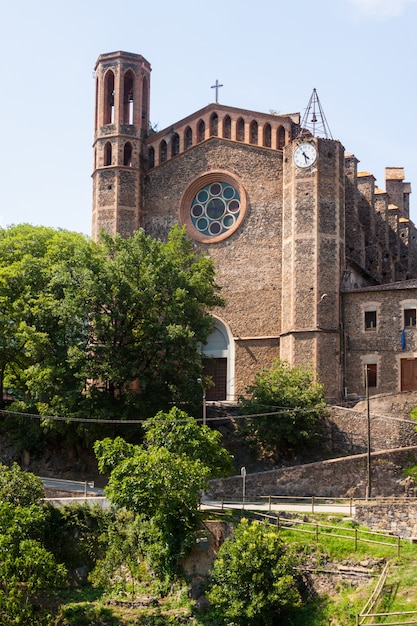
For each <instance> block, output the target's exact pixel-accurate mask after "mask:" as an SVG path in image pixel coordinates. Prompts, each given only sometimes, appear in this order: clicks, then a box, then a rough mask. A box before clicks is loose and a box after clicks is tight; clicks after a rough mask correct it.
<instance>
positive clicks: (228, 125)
mask: <svg viewBox="0 0 417 626" xmlns="http://www.w3.org/2000/svg"><path fill="white" fill-rule="evenodd" d="M223 137H224V138H225V139H231V138H232V120H231V119H230V115H226V117H225V118H224V120H223Z"/></svg>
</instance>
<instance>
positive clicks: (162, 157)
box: [159, 139, 168, 163]
mask: <svg viewBox="0 0 417 626" xmlns="http://www.w3.org/2000/svg"><path fill="white" fill-rule="evenodd" d="M167 154H168V151H167V142H166V141H165V139H163V140H162V141H161V143H160V144H159V162H160V163H165V161H166V160H167Z"/></svg>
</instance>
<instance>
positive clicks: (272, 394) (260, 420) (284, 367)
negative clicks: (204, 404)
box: [239, 359, 325, 454]
mask: <svg viewBox="0 0 417 626" xmlns="http://www.w3.org/2000/svg"><path fill="white" fill-rule="evenodd" d="M239 404H240V411H241V413H243V414H245V415H254V417H253V418H248V419H247V420H246V425H245V426H244V428H245V430H246V432H248V433H249V434H250V435H251V436H252V437H253V438H254V440H255V441H257V442H258V443H260V444H261V445H262V446H263V448H264V449H266V450H268V451H270V452H273V453H276V454H277V453H279V452H281V453H282V452H285V453H288V452H290V451H293V450H294V449H295V448H296V447H298V446H300V445H304V444H306V443H307V442H309V441H311V440H313V439H314V438H315V437H317V435H318V434H319V432H320V426H321V420H322V417H323V415H324V409H325V402H324V388H323V386H322V385H321V384H320V383H318V382H315V381H314V377H313V372H312V371H311V370H309V369H306V368H304V367H291V366H290V365H289V363H287V362H285V361H280V360H279V359H278V360H276V361H275V362H274V365H273V367H272V368H271V369H270V370H266V369H264V370H262V371H261V372H259V373H258V374H257V375H256V377H255V382H254V383H253V384H252V385H250V386H249V387H248V388H247V389H246V396H245V398H243V397H242V398H240V400H239ZM265 413H268V414H269V415H263V414H265Z"/></svg>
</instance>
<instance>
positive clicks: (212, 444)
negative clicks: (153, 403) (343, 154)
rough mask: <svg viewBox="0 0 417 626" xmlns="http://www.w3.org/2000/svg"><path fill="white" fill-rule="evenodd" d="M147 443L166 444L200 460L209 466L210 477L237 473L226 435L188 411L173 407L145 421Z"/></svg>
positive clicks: (145, 440) (180, 452) (177, 452)
mask: <svg viewBox="0 0 417 626" xmlns="http://www.w3.org/2000/svg"><path fill="white" fill-rule="evenodd" d="M143 428H144V431H145V439H144V443H145V445H146V446H163V447H164V448H166V449H167V450H169V451H170V452H174V453H176V454H186V455H187V456H188V458H190V459H200V461H203V462H204V463H205V464H206V465H208V466H209V468H210V470H211V472H210V476H209V477H210V478H217V477H220V476H229V475H230V474H231V473H232V472H233V456H232V455H231V454H230V453H229V452H228V451H227V450H226V448H223V447H221V445H220V442H221V438H222V435H221V433H219V431H217V430H212V429H211V428H209V427H208V426H205V425H203V426H199V425H198V423H197V422H196V421H195V419H194V418H192V417H190V415H188V414H187V413H186V412H185V411H181V410H180V409H178V408H177V407H173V408H172V409H171V410H170V411H169V412H168V413H164V412H163V411H160V412H159V413H157V414H156V415H155V417H154V418H150V419H148V420H146V422H144V424H143Z"/></svg>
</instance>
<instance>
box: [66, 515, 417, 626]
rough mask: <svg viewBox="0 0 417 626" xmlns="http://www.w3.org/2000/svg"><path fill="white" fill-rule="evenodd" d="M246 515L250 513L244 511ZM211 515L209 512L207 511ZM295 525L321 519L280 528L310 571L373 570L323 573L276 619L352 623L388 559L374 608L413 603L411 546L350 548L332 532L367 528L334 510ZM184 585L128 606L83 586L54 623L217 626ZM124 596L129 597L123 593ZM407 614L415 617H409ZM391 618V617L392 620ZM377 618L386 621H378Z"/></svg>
mask: <svg viewBox="0 0 417 626" xmlns="http://www.w3.org/2000/svg"><path fill="white" fill-rule="evenodd" d="M245 516H246V517H250V516H249V515H247V513H246V512H245ZM210 517H211V519H213V517H214V516H213V514H211V515H210ZM219 518H220V519H222V520H223V521H224V520H225V518H226V519H227V520H232V519H234V521H236V511H234V512H232V511H231V512H226V511H225V512H224V514H223V515H221V516H219ZM300 522H301V523H300V525H299V528H300V529H302V530H308V529H311V524H321V525H324V526H325V527H326V528H323V532H322V533H320V534H319V535H318V540H317V541H316V536H315V534H304V533H301V532H298V531H294V530H289V529H285V528H282V529H281V530H280V534H281V536H282V538H283V540H284V541H285V542H286V543H288V544H289V545H290V546H292V547H293V549H294V550H296V551H297V553H298V554H299V555H300V557H302V560H303V561H304V563H305V564H306V565H308V566H309V568H310V569H311V568H313V569H315V570H316V571H318V570H320V569H330V567H331V566H333V565H334V564H336V563H339V564H342V565H344V566H346V567H349V566H351V567H355V566H358V567H359V566H360V565H361V564H362V565H364V564H365V565H366V564H367V565H370V564H373V565H374V569H375V575H374V577H372V578H371V579H370V580H368V581H367V582H361V583H358V582H357V581H355V580H353V579H350V580H344V579H343V578H342V576H341V575H334V576H332V575H329V581H330V583H329V586H328V589H327V591H326V593H324V594H321V595H320V596H319V597H313V598H311V597H310V599H309V600H308V602H306V604H305V606H304V607H302V608H301V609H297V611H295V612H293V613H291V614H289V615H288V616H287V617H286V619H283V620H282V621H281V622H280V623H281V625H282V626H329V624H331V626H346V625H348V624H352V625H354V624H355V623H356V615H357V614H359V613H360V612H361V610H362V609H363V607H364V606H365V604H366V602H367V600H368V598H369V597H370V595H371V593H372V591H373V590H374V588H375V586H376V583H377V580H378V576H379V572H380V570H381V568H382V565H383V563H384V562H386V561H388V562H389V575H388V578H387V581H386V584H385V586H384V589H383V592H382V595H381V598H380V601H379V603H378V605H377V607H376V612H381V613H382V612H396V611H411V610H415V608H416V607H417V546H415V545H413V544H410V543H408V542H405V541H403V542H402V545H401V552H400V556H399V557H398V556H397V553H396V540H395V538H393V546H392V547H389V546H382V545H379V544H373V543H372V544H370V543H363V542H360V541H359V542H358V543H357V550H356V551H355V550H354V542H353V540H352V539H344V538H340V537H336V536H335V533H336V534H341V535H342V534H348V533H350V534H351V535H352V536H353V535H354V531H355V528H356V529H357V531H358V534H359V535H360V534H361V533H364V531H366V530H368V529H366V528H365V527H359V526H357V525H356V524H355V523H354V522H352V521H349V520H346V519H344V518H343V517H342V516H338V515H332V516H329V515H324V514H321V515H320V514H315V515H309V516H308V518H307V517H303V519H302V520H300ZM152 584H153V583H152V581H149V582H148V585H146V584H144V585H143V586H142V588H141V592H143V593H144V595H146V594H147V595H149V596H152V595H153V591H155V595H157V589H156V588H155V590H153V589H152ZM187 589H188V585H187V583H186V582H184V583H183V584H180V583H178V584H177V585H175V586H173V587H172V588H171V590H170V593H169V594H168V595H167V596H166V597H162V598H161V597H159V598H158V604H157V605H156V606H146V607H140V608H138V607H135V608H131V607H129V606H128V605H127V604H126V605H124V606H116V605H113V604H108V603H107V602H106V600H107V599H108V598H106V597H105V596H104V595H103V594H102V592H101V591H100V590H96V589H91V588H90V587H84V588H81V589H78V590H76V591H74V592H72V593H67V594H66V595H65V596H63V597H62V598H61V600H62V604H61V613H60V617H59V618H58V620H56V621H55V622H54V626H75V625H77V626H82V625H83V624H86V625H87V624H96V625H97V626H100V625H102V626H114V625H115V624H120V625H121V626H133V625H136V626H140V625H142V624H143V625H145V624H146V625H147V626H174V625H177V624H188V625H189V626H220V621H218V620H217V618H216V616H214V615H213V614H211V613H210V612H209V611H207V612H202V611H200V612H199V611H196V610H195V606H193V601H192V600H190V599H189V598H188V596H187ZM126 599H127V600H128V599H129V598H126ZM396 619H397V621H400V620H399V619H398V618H396ZM413 619H417V616H414V617H413ZM392 621H393V620H391V623H392ZM383 623H390V622H389V621H386V620H385V621H384V622H383Z"/></svg>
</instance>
